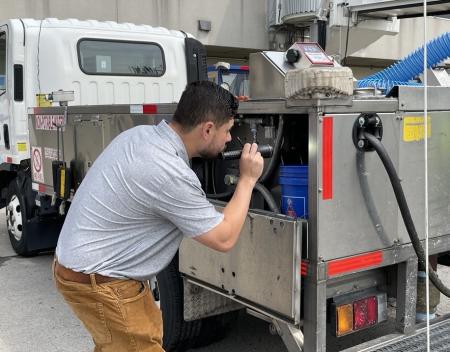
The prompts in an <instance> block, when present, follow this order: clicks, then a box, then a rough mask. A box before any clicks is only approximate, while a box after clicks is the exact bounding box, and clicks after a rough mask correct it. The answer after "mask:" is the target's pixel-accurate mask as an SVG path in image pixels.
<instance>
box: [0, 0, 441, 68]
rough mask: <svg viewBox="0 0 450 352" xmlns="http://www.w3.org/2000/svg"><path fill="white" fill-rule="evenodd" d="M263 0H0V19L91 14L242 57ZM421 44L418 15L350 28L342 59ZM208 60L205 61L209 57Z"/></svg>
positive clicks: (338, 41) (335, 42) (333, 38)
mask: <svg viewBox="0 0 450 352" xmlns="http://www.w3.org/2000/svg"><path fill="white" fill-rule="evenodd" d="M267 8H268V6H267V1H266V0H221V1H218V0H0V20H2V19H7V18H18V17H28V18H36V19H41V18H45V17H56V18H60V19H64V18H77V19H81V20H83V19H96V20H101V21H108V20H112V21H117V22H131V23H135V24H149V25H152V26H162V27H167V28H169V29H180V30H183V31H185V32H189V33H191V34H193V35H194V36H195V37H196V38H198V39H199V40H200V41H201V42H202V43H204V44H205V45H207V48H208V55H209V56H211V57H212V58H211V60H212V61H214V60H216V59H221V58H230V57H232V58H235V59H236V58H240V59H244V60H245V58H246V57H247V56H248V54H249V53H250V52H252V51H259V50H268V49H269V34H268V30H267ZM199 20H205V21H210V22H211V30H210V31H202V30H199V27H198V21H199ZM428 28H429V33H428V36H429V38H430V39H431V38H433V37H435V36H437V35H439V34H441V33H443V32H446V31H450V19H445V18H430V19H429V21H428ZM345 43H346V27H337V28H334V29H333V30H331V31H329V33H328V43H327V52H329V53H330V54H335V55H339V56H340V57H341V58H343V57H344V54H345ZM422 43H423V25H422V19H420V18H418V19H405V20H401V22H400V33H399V34H396V35H383V33H382V32H377V31H371V30H363V29H361V28H352V29H351V30H350V36H349V43H348V48H347V56H348V58H349V60H348V63H349V64H350V65H354V66H360V67H377V68H379V67H384V66H386V65H389V64H390V63H392V62H393V61H394V60H398V59H400V58H402V57H404V56H405V55H407V54H409V53H410V52H411V51H412V50H414V49H415V48H417V47H419V46H421V45H422ZM212 61H211V62H212Z"/></svg>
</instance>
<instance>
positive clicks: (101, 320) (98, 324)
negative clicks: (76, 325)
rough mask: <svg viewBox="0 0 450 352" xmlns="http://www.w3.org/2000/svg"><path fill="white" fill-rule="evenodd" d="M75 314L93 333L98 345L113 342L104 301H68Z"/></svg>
mask: <svg viewBox="0 0 450 352" xmlns="http://www.w3.org/2000/svg"><path fill="white" fill-rule="evenodd" d="M67 303H68V304H69V305H70V307H71V308H72V310H73V312H74V313H75V315H76V316H77V317H78V319H80V320H81V321H82V323H83V324H84V326H85V327H86V329H87V330H88V331H89V333H90V334H91V335H92V338H93V339H94V342H95V344H96V345H99V344H107V343H110V342H111V332H110V331H109V329H108V327H107V325H106V320H105V314H104V311H103V304H102V303H75V302H70V301H67Z"/></svg>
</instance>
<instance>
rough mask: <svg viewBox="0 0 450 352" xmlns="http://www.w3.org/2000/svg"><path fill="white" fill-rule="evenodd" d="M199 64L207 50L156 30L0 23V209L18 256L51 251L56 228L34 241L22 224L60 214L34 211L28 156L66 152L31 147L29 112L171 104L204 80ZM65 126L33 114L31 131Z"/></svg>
mask: <svg viewBox="0 0 450 352" xmlns="http://www.w3.org/2000/svg"><path fill="white" fill-rule="evenodd" d="M202 59H205V50H204V48H203V46H202V45H201V44H200V43H199V42H197V41H196V40H195V39H194V38H192V36H191V35H189V34H186V33H184V32H181V31H175V30H168V29H165V28H161V27H158V28H156V27H151V26H148V25H134V24H130V23H123V24H119V23H115V22H99V21H93V20H89V21H79V20H75V19H68V20H57V19H53V18H48V19H44V20H33V19H11V20H8V21H5V22H3V23H0V189H1V190H2V191H1V197H0V203H1V204H2V205H3V206H5V205H6V206H7V208H6V209H7V210H6V214H7V219H6V220H7V227H8V232H9V235H10V239H11V243H12V245H13V248H14V249H15V250H16V252H17V253H18V254H22V255H27V254H31V253H34V252H35V251H38V250H42V249H43V248H51V247H54V245H55V244H56V240H57V234H56V235H55V234H54V232H58V228H57V227H56V228H54V229H53V230H50V229H47V230H46V231H38V230H36V231H38V232H40V233H41V235H40V236H47V235H48V236H49V238H48V239H44V238H39V239H38V240H32V239H31V237H33V235H32V233H31V232H32V231H34V230H31V227H29V226H28V225H27V224H30V223H31V222H32V219H34V220H33V221H34V222H35V223H41V224H42V223H43V222H44V223H45V221H43V220H45V219H48V218H49V217H59V216H60V215H61V214H60V213H61V211H59V210H58V207H57V204H55V203H54V202H53V203H51V202H50V203H49V204H48V206H40V207H37V206H36V204H35V198H36V191H34V190H33V189H32V187H31V174H32V173H33V176H35V177H37V179H39V177H40V175H41V172H42V171H41V167H42V165H41V164H39V163H37V164H35V165H32V164H31V162H30V155H31V154H32V153H34V154H35V155H36V156H39V157H40V158H42V160H43V161H46V160H48V161H50V162H57V161H58V160H60V159H62V158H63V153H64V149H63V148H62V149H59V148H42V149H40V148H33V147H32V146H31V145H30V143H29V131H28V113H29V112H30V111H32V112H38V110H39V109H40V108H44V107H51V106H52V105H58V104H57V102H59V103H60V105H61V104H64V105H66V106H73V105H76V106H94V105H95V106H101V105H109V106H110V105H115V104H144V103H173V102H176V101H178V99H179V97H180V96H181V93H182V92H183V90H184V88H185V86H186V84H187V83H188V82H189V81H191V80H197V79H199V78H200V79H206V66H205V67H203V66H202V62H200V61H199V60H202ZM205 61H206V59H205ZM198 68H202V69H201V70H199V69H198ZM203 71H204V72H205V73H204V75H200V76H199V72H202V74H203ZM66 93H67V94H66ZM62 96H64V97H65V98H61V97H62ZM56 97H58V98H56ZM61 100H64V101H61ZM64 124H65V116H64V114H61V115H59V116H56V117H55V116H49V115H46V114H39V117H38V119H37V120H36V126H35V127H36V128H37V129H38V130H40V131H45V130H57V129H58V128H60V127H61V128H64V127H63V126H64ZM58 145H59V144H58ZM36 160H37V159H36ZM39 160H41V159H39ZM33 166H34V167H33ZM51 223H52V224H54V223H55V222H54V221H51ZM44 232H45V234H44ZM48 236H47V237H48Z"/></svg>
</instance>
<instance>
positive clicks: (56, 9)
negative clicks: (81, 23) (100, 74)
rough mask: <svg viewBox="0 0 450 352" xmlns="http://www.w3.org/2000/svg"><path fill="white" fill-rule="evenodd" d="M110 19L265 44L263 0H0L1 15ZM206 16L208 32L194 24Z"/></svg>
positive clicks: (217, 40)
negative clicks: (209, 27) (209, 23)
mask: <svg viewBox="0 0 450 352" xmlns="http://www.w3.org/2000/svg"><path fill="white" fill-rule="evenodd" d="M18 17H28V18H36V19H41V18H45V17H56V18H59V19H64V18H77V19H97V20H102V21H106V20H112V21H118V22H131V23H135V24H149V25H152V26H162V27H167V28H169V29H181V30H183V31H185V32H189V33H191V34H193V35H194V36H195V37H196V38H197V39H199V40H200V41H202V43H204V44H206V45H215V46H223V47H231V48H248V49H259V50H263V49H267V47H268V34H267V30H266V1H265V0H221V1H216V0H0V19H7V18H18ZM198 20H207V21H211V31H210V32H204V31H200V30H199V29H198Z"/></svg>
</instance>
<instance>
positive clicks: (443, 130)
mask: <svg viewBox="0 0 450 352" xmlns="http://www.w3.org/2000/svg"><path fill="white" fill-rule="evenodd" d="M428 115H429V116H430V124H429V128H430V131H431V136H430V138H429V139H428V208H429V229H428V230H429V236H430V237H437V236H440V235H443V234H450V221H449V219H450V205H449V200H450V159H449V158H448V151H449V150H450V123H449V121H450V120H449V118H450V112H431V113H429V114H428ZM408 117H419V118H421V120H422V122H419V123H423V112H417V113H404V114H403V115H402V118H403V120H402V122H403V123H405V121H406V119H407V118H408ZM417 127H418V128H420V127H421V126H417ZM404 131H405V127H403V128H402V131H401V132H402V133H401V134H400V136H399V145H400V147H399V161H400V163H399V166H400V168H399V170H398V172H399V177H400V178H401V179H402V186H403V190H404V192H405V196H406V199H407V201H408V205H409V208H410V211H411V215H412V218H413V220H414V224H415V227H416V230H417V233H418V235H419V237H420V239H424V238H425V143H424V139H423V137H422V138H419V140H414V141H408V140H405V138H404V135H403V132H404ZM399 237H400V239H401V240H402V241H404V242H405V243H408V242H410V239H409V235H408V233H407V232H406V228H405V226H404V224H403V220H402V219H401V217H399Z"/></svg>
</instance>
